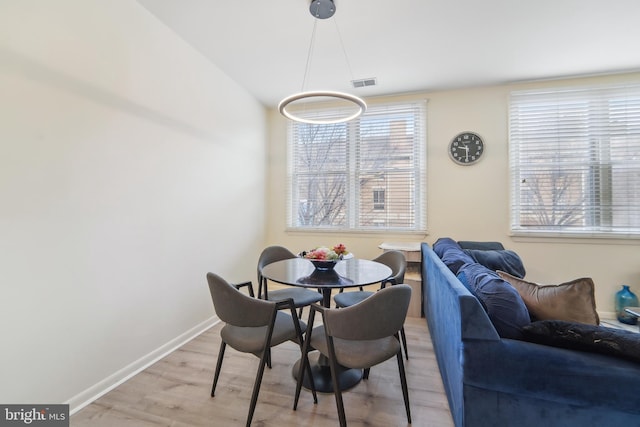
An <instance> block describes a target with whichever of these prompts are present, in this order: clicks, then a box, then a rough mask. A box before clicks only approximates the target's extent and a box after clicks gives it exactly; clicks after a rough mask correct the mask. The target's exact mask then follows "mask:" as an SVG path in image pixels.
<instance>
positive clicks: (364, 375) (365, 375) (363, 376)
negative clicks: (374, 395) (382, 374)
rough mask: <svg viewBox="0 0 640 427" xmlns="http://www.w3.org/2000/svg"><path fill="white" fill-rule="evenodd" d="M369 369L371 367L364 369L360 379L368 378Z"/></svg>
mask: <svg viewBox="0 0 640 427" xmlns="http://www.w3.org/2000/svg"><path fill="white" fill-rule="evenodd" d="M369 371H371V368H367V369H365V370H364V373H363V374H362V379H363V380H368V379H369Z"/></svg>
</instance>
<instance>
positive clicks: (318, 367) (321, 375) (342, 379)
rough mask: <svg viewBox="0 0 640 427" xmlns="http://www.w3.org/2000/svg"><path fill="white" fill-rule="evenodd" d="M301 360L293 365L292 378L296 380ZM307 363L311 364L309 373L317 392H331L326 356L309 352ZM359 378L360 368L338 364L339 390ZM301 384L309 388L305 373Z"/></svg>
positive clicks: (349, 386)
mask: <svg viewBox="0 0 640 427" xmlns="http://www.w3.org/2000/svg"><path fill="white" fill-rule="evenodd" d="M301 362H302V360H298V361H297V362H296V363H295V364H294V365H293V370H292V372H293V378H295V379H296V380H297V379H298V372H299V370H300V363H301ZM309 364H310V365H311V375H313V384H314V385H315V386H316V391H317V392H319V393H333V382H332V380H331V368H330V367H329V361H328V360H327V358H326V356H324V355H323V354H321V353H320V352H317V351H314V352H313V353H309ZM360 380H362V369H351V368H345V367H343V366H338V385H339V387H340V390H341V391H344V390H348V389H350V388H351V387H353V386H355V385H356V384H358V383H359V382H360ZM302 386H303V387H304V388H306V389H309V390H311V381H310V380H309V376H308V375H307V374H306V373H305V376H304V380H303V381H302Z"/></svg>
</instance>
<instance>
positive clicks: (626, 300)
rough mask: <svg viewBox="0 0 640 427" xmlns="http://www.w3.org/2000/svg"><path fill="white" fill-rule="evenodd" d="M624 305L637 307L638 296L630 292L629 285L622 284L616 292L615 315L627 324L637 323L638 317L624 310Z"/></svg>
mask: <svg viewBox="0 0 640 427" xmlns="http://www.w3.org/2000/svg"><path fill="white" fill-rule="evenodd" d="M625 307H638V297H637V296H636V294H634V293H633V292H631V289H629V286H627V285H622V289H620V290H619V291H618V292H616V317H617V318H618V321H619V322H622V323H626V324H628V325H635V324H637V323H638V318H637V317H635V316H632V315H631V314H629V313H627V312H625V311H624V309H625Z"/></svg>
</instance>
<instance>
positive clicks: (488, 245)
mask: <svg viewBox="0 0 640 427" xmlns="http://www.w3.org/2000/svg"><path fill="white" fill-rule="evenodd" d="M458 244H459V245H460V247H461V248H462V249H477V250H482V251H495V250H502V249H504V246H502V243H500V242H474V241H471V240H458Z"/></svg>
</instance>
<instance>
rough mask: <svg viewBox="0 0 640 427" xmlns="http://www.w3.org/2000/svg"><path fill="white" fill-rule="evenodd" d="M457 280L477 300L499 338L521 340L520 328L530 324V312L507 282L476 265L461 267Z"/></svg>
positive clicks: (492, 272) (483, 267) (485, 268)
mask: <svg viewBox="0 0 640 427" xmlns="http://www.w3.org/2000/svg"><path fill="white" fill-rule="evenodd" d="M458 279H459V280H460V281H461V282H462V284H464V285H465V287H466V288H467V289H469V292H471V293H472V294H473V295H474V296H475V297H476V298H478V300H480V303H481V304H482V306H483V307H484V309H485V310H486V311H487V314H488V316H489V319H491V322H492V323H493V326H494V327H495V328H496V331H497V332H498V334H499V335H500V336H501V337H502V338H512V339H520V338H522V327H523V326H526V325H528V324H529V323H530V317H529V312H528V311H527V307H526V306H525V304H524V302H523V301H522V298H521V297H520V295H519V294H518V291H516V290H515V288H514V287H513V286H511V285H510V284H509V282H507V281H505V280H503V279H501V278H500V276H498V275H497V273H495V272H494V271H491V270H489V269H488V268H487V267H485V266H483V265H481V264H478V263H471V264H465V265H463V266H462V267H461V268H460V270H459V271H458Z"/></svg>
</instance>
